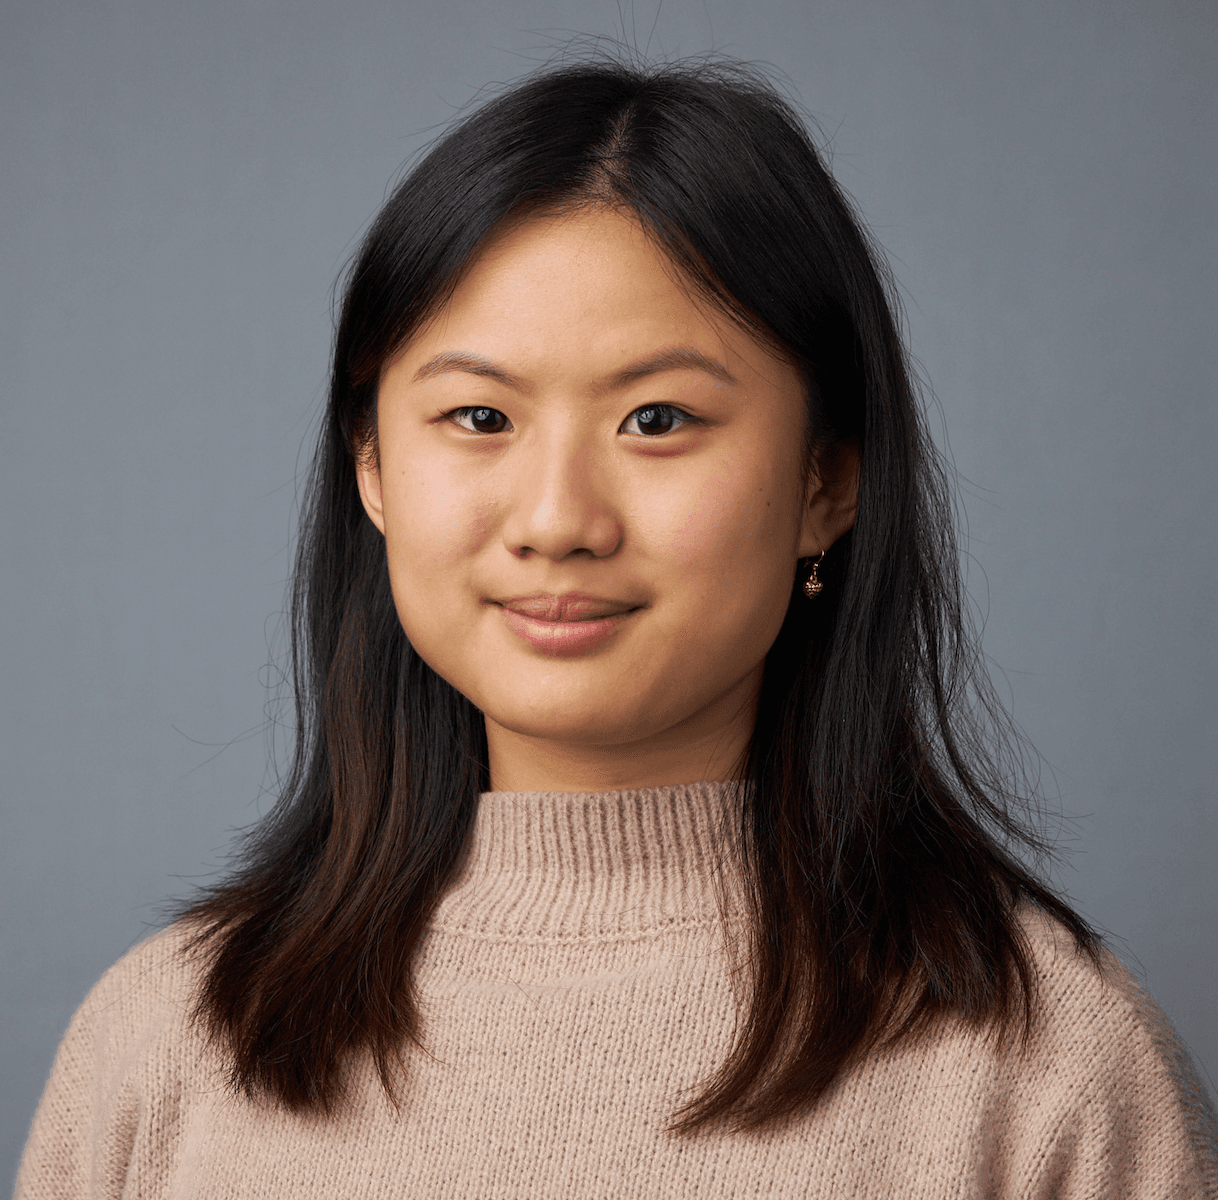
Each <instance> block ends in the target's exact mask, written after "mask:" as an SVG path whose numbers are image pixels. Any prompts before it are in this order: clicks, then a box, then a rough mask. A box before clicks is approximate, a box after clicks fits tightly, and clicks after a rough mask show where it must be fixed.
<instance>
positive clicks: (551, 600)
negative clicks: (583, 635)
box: [495, 592, 639, 621]
mask: <svg viewBox="0 0 1218 1200" xmlns="http://www.w3.org/2000/svg"><path fill="white" fill-rule="evenodd" d="M495 603H497V604H499V605H501V606H502V607H503V608H506V609H507V610H508V611H509V612H514V613H519V614H520V616H522V617H531V618H532V619H533V620H534V621H599V620H602V619H603V618H605V617H617V616H621V614H622V613H627V612H630V611H631V610H632V609H635V608H638V607H639V605H637V604H631V603H630V602H629V601H624V600H608V599H606V598H605V597H603V596H590V595H588V594H587V593H586V592H564V593H563V594H562V595H561V596H556V595H553V594H552V593H549V592H537V593H536V594H535V595H532V596H517V597H515V598H514V599H511V600H497V601H495Z"/></svg>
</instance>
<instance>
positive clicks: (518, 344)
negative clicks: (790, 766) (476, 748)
mask: <svg viewBox="0 0 1218 1200" xmlns="http://www.w3.org/2000/svg"><path fill="white" fill-rule="evenodd" d="M693 296H694V293H693V291H692V289H689V290H687V289H686V288H685V287H683V286H682V285H681V282H680V281H679V279H678V276H677V275H676V273H675V269H674V268H673V267H672V265H671V264H670V263H669V261H668V260H667V259H666V258H665V257H664V256H663V255H662V254H661V252H659V251H658V250H657V249H656V248H655V247H654V246H653V245H652V243H651V242H650V241H649V240H648V239H647V238H646V236H645V235H644V233H643V231H642V229H641V227H640V226H639V224H638V223H637V222H636V221H635V220H634V219H632V218H630V217H628V216H624V215H622V214H620V213H617V212H612V211H608V210H604V209H591V210H583V211H580V212H577V213H575V214H572V215H564V216H556V217H535V218H531V219H527V220H525V221H524V222H522V223H520V224H518V225H515V226H514V227H511V228H510V229H509V230H508V231H507V232H504V233H503V234H501V235H500V236H498V237H497V238H496V239H494V240H493V241H492V242H491V243H490V244H489V245H488V246H487V247H486V248H485V249H484V250H483V251H482V252H481V254H480V255H479V256H478V257H477V259H476V260H475V262H474V263H473V264H472V266H471V267H470V268H469V270H468V272H467V273H466V274H465V275H464V277H463V278H462V280H461V282H460V283H459V285H458V286H457V288H456V291H455V292H454V294H453V296H452V298H451V300H450V301H449V303H448V304H447V305H445V306H444V307H443V308H442V309H441V310H440V311H439V312H438V313H437V315H436V316H435V317H434V319H432V320H431V321H430V322H429V323H428V324H427V325H426V326H425V327H424V328H422V329H421V330H420V331H419V332H418V333H417V334H416V336H414V337H413V338H412V339H411V341H410V342H409V343H408V344H407V345H406V347H405V348H404V349H403V350H402V351H401V352H400V353H399V354H398V355H397V356H396V357H395V358H394V359H392V360H391V361H390V362H389V364H388V365H387V366H386V368H385V370H384V372H383V374H382V378H381V384H380V391H379V398H378V411H377V422H378V424H377V432H378V440H379V462H377V463H372V462H367V463H365V464H364V465H363V466H361V468H360V471H359V481H360V490H361V495H362V496H363V499H364V504H365V507H366V508H367V511H368V514H369V516H370V517H371V518H372V520H373V521H374V522H375V523H376V525H377V526H378V528H380V529H381V531H382V532H383V533H384V535H385V540H386V547H387V552H388V561H389V573H390V579H391V582H392V587H393V595H394V600H395V603H396V606H397V611H398V613H399V615H400V617H401V621H402V625H403V627H404V629H405V631H406V634H407V636H408V637H409V638H410V641H411V643H412V645H413V646H414V647H415V649H416V650H417V651H418V653H419V654H420V655H422V657H423V658H424V660H425V661H426V662H427V663H429V664H430V665H431V667H433V668H434V669H435V671H437V672H438V673H439V674H440V675H441V676H443V677H444V678H445V679H446V680H448V682H449V683H451V684H452V685H453V686H454V687H455V688H457V689H458V691H460V692H462V693H463V694H464V695H466V696H467V697H468V698H469V699H470V700H471V701H472V702H473V703H474V704H475V705H476V706H477V707H478V708H479V709H481V710H482V712H483V713H484V714H485V716H486V722H487V736H488V743H489V747H490V754H491V778H492V785H493V786H494V787H496V788H501V789H514V790H525V789H538V790H548V789H554V790H575V791H578V790H585V789H596V788H604V787H625V786H646V785H648V784H659V783H679V782H692V781H694V780H698V779H706V778H724V777H726V776H725V772H729V771H730V769H731V766H732V763H733V760H734V758H735V756H736V755H738V754H739V752H740V750H741V749H743V747H744V745H745V744H746V742H747V738H748V735H749V732H750V731H751V727H752V720H753V712H754V706H755V698H756V693H757V689H758V686H759V683H760V678H761V670H762V663H763V659H764V658H765V655H766V652H767V651H768V650H769V648H770V646H771V645H772V643H773V641H774V639H775V637H776V636H777V633H778V629H779V627H780V625H781V624H782V621H783V617H784V614H785V612H786V608H787V603H788V600H789V598H790V595H791V586H792V582H793V579H794V576H795V572H796V567H797V560H798V559H800V558H801V557H804V556H809V555H815V554H817V553H818V552H819V551H820V550H821V549H824V548H825V547H827V546H829V545H830V544H831V543H832V542H833V541H834V540H835V539H836V538H837V537H838V536H840V534H841V533H842V532H844V530H845V529H846V528H848V527H849V525H850V523H851V522H852V520H853V485H852V480H851V481H850V482H849V484H848V486H844V487H838V488H836V489H834V488H831V487H828V486H822V485H821V482H820V481H819V480H817V479H816V478H815V477H814V478H813V479H812V481H811V483H810V485H809V488H810V491H809V494H808V495H807V496H805V494H804V488H803V484H802V478H801V466H802V462H801V453H802V448H803V446H804V420H805V404H804V396H803V385H802V381H801V378H800V376H799V374H798V372H797V371H796V370H795V369H794V368H793V367H792V366H791V365H789V364H788V363H786V362H785V361H782V360H780V359H778V358H776V357H775V356H774V354H773V353H772V352H771V351H768V350H767V349H765V348H764V347H763V346H762V345H761V344H759V343H758V342H756V341H755V340H753V339H752V338H751V337H750V336H748V335H747V334H745V333H744V332H743V331H741V330H740V329H739V328H738V327H737V326H736V325H734V324H733V323H732V322H730V321H729V320H728V319H726V318H725V317H723V316H722V315H720V314H718V313H717V312H715V311H714V310H713V309H711V308H710V307H708V306H707V305H706V304H705V303H704V302H702V301H700V300H698V299H695V298H693Z"/></svg>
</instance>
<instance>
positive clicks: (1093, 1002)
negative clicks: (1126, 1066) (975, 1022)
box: [1018, 905, 1196, 1078]
mask: <svg viewBox="0 0 1218 1200" xmlns="http://www.w3.org/2000/svg"><path fill="white" fill-rule="evenodd" d="M1018 918H1019V923H1020V926H1021V928H1022V930H1023V933H1024V936H1025V937H1026V939H1027V943H1028V946H1029V948H1030V950H1031V952H1032V961H1033V964H1034V968H1035V972H1036V983H1037V990H1038V993H1039V995H1038V1003H1037V1016H1038V1021H1039V1028H1038V1031H1037V1034H1036V1037H1037V1040H1038V1041H1039V1043H1040V1045H1041V1048H1042V1050H1046V1049H1049V1050H1052V1052H1054V1053H1067V1052H1069V1051H1070V1050H1071V1049H1072V1048H1077V1049H1079V1050H1082V1049H1084V1048H1096V1047H1100V1046H1103V1047H1105V1048H1106V1050H1107V1053H1106V1054H1105V1055H1104V1059H1105V1061H1107V1062H1110V1063H1113V1064H1116V1063H1119V1062H1121V1061H1122V1060H1126V1059H1127V1060H1129V1061H1131V1062H1139V1063H1141V1062H1145V1061H1148V1060H1154V1061H1156V1062H1161V1063H1162V1064H1163V1065H1164V1067H1166V1068H1174V1067H1178V1066H1187V1067H1188V1068H1189V1071H1190V1074H1191V1075H1192V1076H1193V1077H1194V1078H1195V1075H1196V1072H1195V1070H1193V1069H1192V1066H1191V1059H1190V1057H1189V1054H1188V1051H1187V1049H1186V1048H1185V1046H1184V1044H1183V1042H1182V1041H1181V1040H1180V1037H1179V1034H1178V1033H1177V1032H1176V1030H1175V1028H1174V1027H1173V1025H1172V1023H1171V1021H1170V1020H1169V1018H1168V1016H1167V1014H1166V1013H1165V1012H1164V1011H1163V1009H1162V1008H1161V1007H1160V1006H1159V1004H1158V1003H1157V1002H1156V1001H1155V1000H1154V998H1153V997H1152V996H1151V995H1150V993H1149V992H1148V991H1147V990H1146V989H1145V988H1144V987H1143V986H1142V984H1141V983H1139V982H1138V980H1137V979H1136V978H1134V976H1133V974H1132V973H1131V972H1130V970H1129V968H1128V967H1127V966H1126V965H1125V964H1124V963H1123V962H1121V960H1120V959H1119V958H1117V957H1116V955H1115V954H1113V953H1112V951H1111V950H1109V949H1108V948H1107V947H1102V948H1101V950H1100V962H1099V964H1098V965H1097V964H1096V963H1095V962H1093V961H1092V959H1091V958H1090V957H1089V956H1088V955H1087V954H1086V953H1084V952H1083V951H1082V950H1080V949H1079V948H1078V947H1077V945H1076V944H1075V941H1074V937H1073V935H1072V934H1071V933H1070V931H1069V930H1068V929H1067V928H1066V927H1065V926H1064V925H1062V924H1061V923H1060V922H1059V921H1057V920H1056V919H1055V918H1053V917H1051V916H1050V915H1049V914H1047V913H1045V912H1043V911H1042V910H1041V909H1039V908H1036V907H1035V906H1032V905H1023V906H1021V907H1020V909H1019V912H1018Z"/></svg>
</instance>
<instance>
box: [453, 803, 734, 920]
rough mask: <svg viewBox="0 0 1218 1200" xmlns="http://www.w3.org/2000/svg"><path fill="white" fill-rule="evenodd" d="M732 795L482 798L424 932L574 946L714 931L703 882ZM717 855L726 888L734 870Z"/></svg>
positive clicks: (714, 912)
mask: <svg viewBox="0 0 1218 1200" xmlns="http://www.w3.org/2000/svg"><path fill="white" fill-rule="evenodd" d="M734 790H735V789H734V788H733V786H732V785H729V784H724V783H690V784H680V785H676V786H672V787H657V788H638V789H633V790H629V791H615V792H579V793H571V792H484V793H483V794H482V796H481V797H480V798H479V806H478V813H477V816H476V818H475V822H474V828H473V831H472V838H471V841H470V843H469V846H468V852H467V854H466V857H465V860H464V862H463V864H462V865H461V868H460V870H459V872H458V874H457V876H456V877H455V879H454V880H453V882H452V884H451V886H450V888H449V890H448V891H447V892H446V893H445V895H444V898H443V899H442V900H441V902H440V904H439V906H438V908H437V909H436V912H435V914H434V916H433V919H432V922H431V924H432V926H433V928H436V929H438V930H440V931H443V932H449V933H460V934H464V935H466V936H472V937H482V938H491V939H496V940H498V939H505V940H520V941H526V940H541V941H583V940H604V939H610V938H626V937H633V936H638V935H642V934H647V933H650V932H661V931H663V930H665V929H671V928H674V927H677V926H681V925H686V924H691V923H696V924H707V923H710V922H713V921H715V920H717V919H718V908H717V907H716V903H715V894H714V890H713V884H712V880H711V876H712V872H713V870H714V868H715V863H716V855H717V854H718V853H719V851H720V848H721V847H722V846H723V842H722V840H721V837H720V834H719V830H720V828H721V826H722V821H723V819H724V818H725V816H726V817H727V818H728V819H729V820H734V815H733V814H734V813H735V811H736V808H735V806H736V804H737V803H738V801H736V800H735V799H734V796H733V794H734ZM723 857H724V860H725V861H724V867H723V871H724V877H725V879H727V880H729V881H730V880H731V879H732V878H733V876H734V868H733V867H732V866H731V862H732V860H731V857H730V855H727V854H726V853H725V854H724V855H723ZM730 907H733V906H731V905H730V904H729V908H730Z"/></svg>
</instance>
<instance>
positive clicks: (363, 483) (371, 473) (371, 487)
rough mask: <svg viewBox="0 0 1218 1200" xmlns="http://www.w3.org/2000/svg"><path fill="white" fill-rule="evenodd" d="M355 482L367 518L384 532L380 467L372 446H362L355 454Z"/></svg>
mask: <svg viewBox="0 0 1218 1200" xmlns="http://www.w3.org/2000/svg"><path fill="white" fill-rule="evenodd" d="M355 482H356V484H357V485H358V486H359V498H360V499H361V500H362V501H363V503H364V512H366V513H367V514H368V519H369V520H370V521H371V522H372V523H373V525H375V526H376V527H377V529H379V530H380V531H381V534H382V536H383V535H384V533H385V506H384V503H383V501H382V498H381V467H380V463H379V462H378V461H377V455H376V451H375V449H374V448H373V447H372V446H368V445H365V446H362V447H361V448H360V450H359V452H358V453H357V454H356V456H355Z"/></svg>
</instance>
